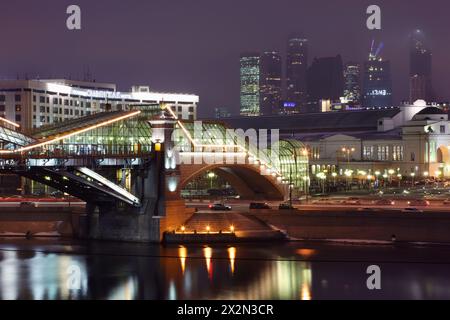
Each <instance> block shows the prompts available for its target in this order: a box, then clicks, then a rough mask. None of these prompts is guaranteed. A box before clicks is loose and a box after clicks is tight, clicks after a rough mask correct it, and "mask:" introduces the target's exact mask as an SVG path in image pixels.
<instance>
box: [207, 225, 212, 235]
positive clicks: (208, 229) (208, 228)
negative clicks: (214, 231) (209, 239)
mask: <svg viewBox="0 0 450 320" xmlns="http://www.w3.org/2000/svg"><path fill="white" fill-rule="evenodd" d="M206 231H207V232H208V233H209V232H210V231H211V227H210V226H209V225H208V226H206Z"/></svg>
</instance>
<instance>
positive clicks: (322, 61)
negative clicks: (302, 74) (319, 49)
mask: <svg viewBox="0 0 450 320" xmlns="http://www.w3.org/2000/svg"><path fill="white" fill-rule="evenodd" d="M307 83H308V86H307V87H308V102H310V103H316V102H319V101H320V100H331V101H336V100H339V98H340V97H342V96H343V93H344V73H343V64H342V58H341V56H340V55H337V56H336V57H326V58H315V59H314V61H313V62H312V64H311V66H310V67H309V68H308V81H307Z"/></svg>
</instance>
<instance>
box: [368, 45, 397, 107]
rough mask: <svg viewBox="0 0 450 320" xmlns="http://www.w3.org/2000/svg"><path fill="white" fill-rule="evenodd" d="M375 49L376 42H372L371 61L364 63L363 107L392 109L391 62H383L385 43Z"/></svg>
mask: <svg viewBox="0 0 450 320" xmlns="http://www.w3.org/2000/svg"><path fill="white" fill-rule="evenodd" d="M374 48H375V47H374V42H372V47H371V49H370V53H369V59H368V60H367V61H366V62H365V63H364V90H363V106H364V107H376V108H380V107H391V106H392V80H391V65H390V62H389V61H386V60H383V58H382V57H381V56H380V52H381V50H382V49H383V43H381V44H380V45H379V46H378V48H377V49H376V50H374Z"/></svg>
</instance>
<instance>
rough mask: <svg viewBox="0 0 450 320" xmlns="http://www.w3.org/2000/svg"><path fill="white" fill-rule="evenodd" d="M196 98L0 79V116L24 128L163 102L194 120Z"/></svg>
mask: <svg viewBox="0 0 450 320" xmlns="http://www.w3.org/2000/svg"><path fill="white" fill-rule="evenodd" d="M198 101H199V98H198V96H196V95H190V94H172V93H158V92H151V91H150V89H149V87H143V86H135V87H133V89H132V91H131V92H119V91H117V90H116V85H115V84H108V83H97V82H85V81H72V80H58V79H56V80H1V81H0V117H4V118H6V119H8V120H10V121H13V122H16V123H17V124H19V125H20V126H21V128H22V130H23V131H30V130H32V129H33V128H39V127H40V126H43V125H48V124H53V123H57V122H62V121H65V120H69V119H75V118H79V117H83V116H87V115H91V114H95V113H98V112H104V111H114V110H129V109H130V108H132V106H133V105H137V104H155V105H159V104H160V103H162V102H164V103H166V104H169V105H171V106H172V107H173V108H174V110H175V111H176V112H177V116H178V117H179V118H180V119H186V120H195V119H196V117H197V116H196V115H197V105H198Z"/></svg>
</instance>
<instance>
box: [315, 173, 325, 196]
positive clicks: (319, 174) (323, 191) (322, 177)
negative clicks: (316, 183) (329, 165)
mask: <svg viewBox="0 0 450 320" xmlns="http://www.w3.org/2000/svg"><path fill="white" fill-rule="evenodd" d="M316 176H317V178H319V179H320V180H322V194H325V180H326V178H327V176H326V175H325V173H323V172H319V173H318V174H317V175H316Z"/></svg>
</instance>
